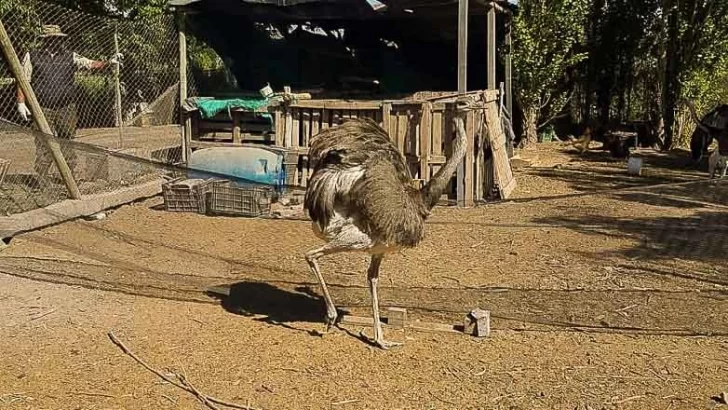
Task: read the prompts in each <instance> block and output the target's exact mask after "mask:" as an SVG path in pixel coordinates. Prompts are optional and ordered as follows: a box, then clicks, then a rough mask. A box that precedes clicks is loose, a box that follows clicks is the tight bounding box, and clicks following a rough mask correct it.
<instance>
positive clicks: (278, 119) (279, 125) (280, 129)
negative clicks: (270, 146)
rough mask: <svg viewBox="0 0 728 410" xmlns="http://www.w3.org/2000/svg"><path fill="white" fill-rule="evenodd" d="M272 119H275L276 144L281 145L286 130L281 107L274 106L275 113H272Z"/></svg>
mask: <svg viewBox="0 0 728 410" xmlns="http://www.w3.org/2000/svg"><path fill="white" fill-rule="evenodd" d="M274 121H275V130H276V135H275V138H276V146H279V147H282V146H283V141H284V138H285V136H284V134H285V131H286V125H285V124H284V123H283V113H282V112H281V108H280V107H279V108H276V111H275V114H274Z"/></svg>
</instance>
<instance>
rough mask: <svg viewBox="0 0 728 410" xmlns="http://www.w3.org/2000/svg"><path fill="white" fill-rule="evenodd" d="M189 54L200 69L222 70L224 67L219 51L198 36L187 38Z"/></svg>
mask: <svg viewBox="0 0 728 410" xmlns="http://www.w3.org/2000/svg"><path fill="white" fill-rule="evenodd" d="M187 54H188V55H189V58H190V61H191V62H192V64H193V65H194V66H195V68H197V69H198V70H200V71H213V70H220V69H222V68H223V67H224V63H223V61H222V58H220V56H219V55H218V54H217V52H216V51H215V50H213V49H212V47H210V46H208V45H207V44H206V43H205V42H204V41H201V40H199V39H197V38H196V37H193V36H189V37H188V38H187Z"/></svg>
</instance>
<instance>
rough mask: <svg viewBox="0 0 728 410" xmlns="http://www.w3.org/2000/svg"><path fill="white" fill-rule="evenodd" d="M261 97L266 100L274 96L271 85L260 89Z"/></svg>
mask: <svg viewBox="0 0 728 410" xmlns="http://www.w3.org/2000/svg"><path fill="white" fill-rule="evenodd" d="M259 92H260V95H262V96H263V97H265V98H268V97H270V96H271V95H273V89H272V88H271V87H270V84H268V85H266V86H265V87H263V88H261V89H260V91H259Z"/></svg>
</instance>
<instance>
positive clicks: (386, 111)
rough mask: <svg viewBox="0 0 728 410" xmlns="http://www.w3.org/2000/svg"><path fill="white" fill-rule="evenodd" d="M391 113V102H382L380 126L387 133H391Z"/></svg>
mask: <svg viewBox="0 0 728 410" xmlns="http://www.w3.org/2000/svg"><path fill="white" fill-rule="evenodd" d="M391 115H392V103H384V104H382V128H384V130H385V131H387V134H389V135H390V138H391V135H392V129H391V125H392V120H391V118H390V116H391Z"/></svg>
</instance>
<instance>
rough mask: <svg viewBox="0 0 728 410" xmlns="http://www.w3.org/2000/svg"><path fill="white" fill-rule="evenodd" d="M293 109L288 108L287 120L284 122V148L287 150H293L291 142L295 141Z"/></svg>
mask: <svg viewBox="0 0 728 410" xmlns="http://www.w3.org/2000/svg"><path fill="white" fill-rule="evenodd" d="M292 110H293V108H291V107H286V111H285V114H284V116H285V120H284V125H283V127H284V134H283V135H284V137H283V146H284V147H286V148H291V140H292V139H293V115H292V113H291V111H292Z"/></svg>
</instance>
